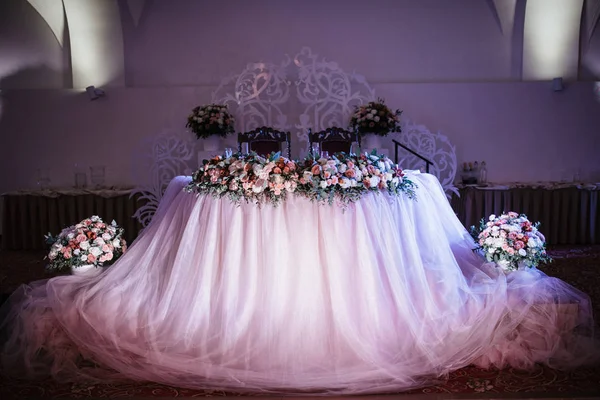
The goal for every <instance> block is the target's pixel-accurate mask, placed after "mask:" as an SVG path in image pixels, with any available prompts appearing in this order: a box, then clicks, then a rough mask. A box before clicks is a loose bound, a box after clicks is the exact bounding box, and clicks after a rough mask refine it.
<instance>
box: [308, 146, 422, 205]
mask: <svg viewBox="0 0 600 400" xmlns="http://www.w3.org/2000/svg"><path fill="white" fill-rule="evenodd" d="M301 172H302V174H301V177H300V181H299V183H300V184H299V186H298V192H299V193H301V194H303V195H305V196H306V197H308V198H309V199H311V200H317V201H325V202H328V203H329V204H332V203H333V202H334V201H337V202H338V203H341V204H342V205H345V204H348V203H350V202H355V201H356V200H358V199H359V198H360V197H361V196H362V195H363V194H364V193H366V192H368V191H387V192H388V193H390V194H394V195H399V194H400V193H405V194H407V195H408V197H409V198H413V199H414V198H415V191H414V189H415V185H414V183H413V182H412V181H411V180H409V179H408V178H407V177H406V176H405V174H404V172H403V171H402V169H400V167H398V165H396V164H394V163H393V162H392V161H391V160H390V159H389V158H387V157H386V156H383V155H378V154H377V153H376V152H375V151H373V152H372V153H371V154H367V153H365V154H360V155H348V154H345V153H337V154H335V155H333V156H332V157H330V158H319V159H315V158H312V157H308V158H306V159H305V160H304V162H303V163H302V165H301Z"/></svg>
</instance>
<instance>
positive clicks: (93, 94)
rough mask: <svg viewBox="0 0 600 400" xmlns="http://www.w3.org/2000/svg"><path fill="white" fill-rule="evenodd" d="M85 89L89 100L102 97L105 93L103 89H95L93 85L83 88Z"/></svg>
mask: <svg viewBox="0 0 600 400" xmlns="http://www.w3.org/2000/svg"><path fill="white" fill-rule="evenodd" d="M85 91H86V92H87V94H88V96H89V98H90V100H96V99H99V98H100V97H103V96H105V95H106V93H105V92H104V90H102V89H96V87H95V86H88V87H86V88H85Z"/></svg>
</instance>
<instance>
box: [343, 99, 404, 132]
mask: <svg viewBox="0 0 600 400" xmlns="http://www.w3.org/2000/svg"><path fill="white" fill-rule="evenodd" d="M400 114H402V111H400V110H396V111H392V110H390V108H389V107H388V106H386V105H385V101H384V100H383V99H378V100H377V101H371V102H369V103H367V104H364V105H361V106H357V107H355V110H354V113H353V114H352V117H351V119H350V129H351V130H353V131H354V132H356V133H358V134H360V135H365V134H374V135H378V136H387V134H388V133H390V132H400V131H401V129H400Z"/></svg>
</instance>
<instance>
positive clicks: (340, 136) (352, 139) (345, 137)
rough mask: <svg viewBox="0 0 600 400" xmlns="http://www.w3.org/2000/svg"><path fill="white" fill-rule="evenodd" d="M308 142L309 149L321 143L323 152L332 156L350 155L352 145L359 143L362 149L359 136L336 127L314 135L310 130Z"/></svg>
mask: <svg viewBox="0 0 600 400" xmlns="http://www.w3.org/2000/svg"><path fill="white" fill-rule="evenodd" d="M308 140H309V142H310V146H309V148H312V145H313V143H319V147H320V149H321V151H327V152H329V153H330V154H334V153H339V152H344V153H350V150H351V149H352V143H358V145H359V147H360V136H359V135H357V134H356V133H354V132H350V131H347V130H345V129H342V128H338V127H335V126H334V127H331V128H327V129H325V130H322V131H319V132H314V133H313V132H311V130H310V129H309V131H308Z"/></svg>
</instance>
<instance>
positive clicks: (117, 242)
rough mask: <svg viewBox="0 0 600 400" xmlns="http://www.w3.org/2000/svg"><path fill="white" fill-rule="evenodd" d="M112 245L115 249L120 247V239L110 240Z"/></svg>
mask: <svg viewBox="0 0 600 400" xmlns="http://www.w3.org/2000/svg"><path fill="white" fill-rule="evenodd" d="M112 245H113V247H114V248H115V249H119V248H121V241H120V240H119V239H115V240H113V241H112Z"/></svg>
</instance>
